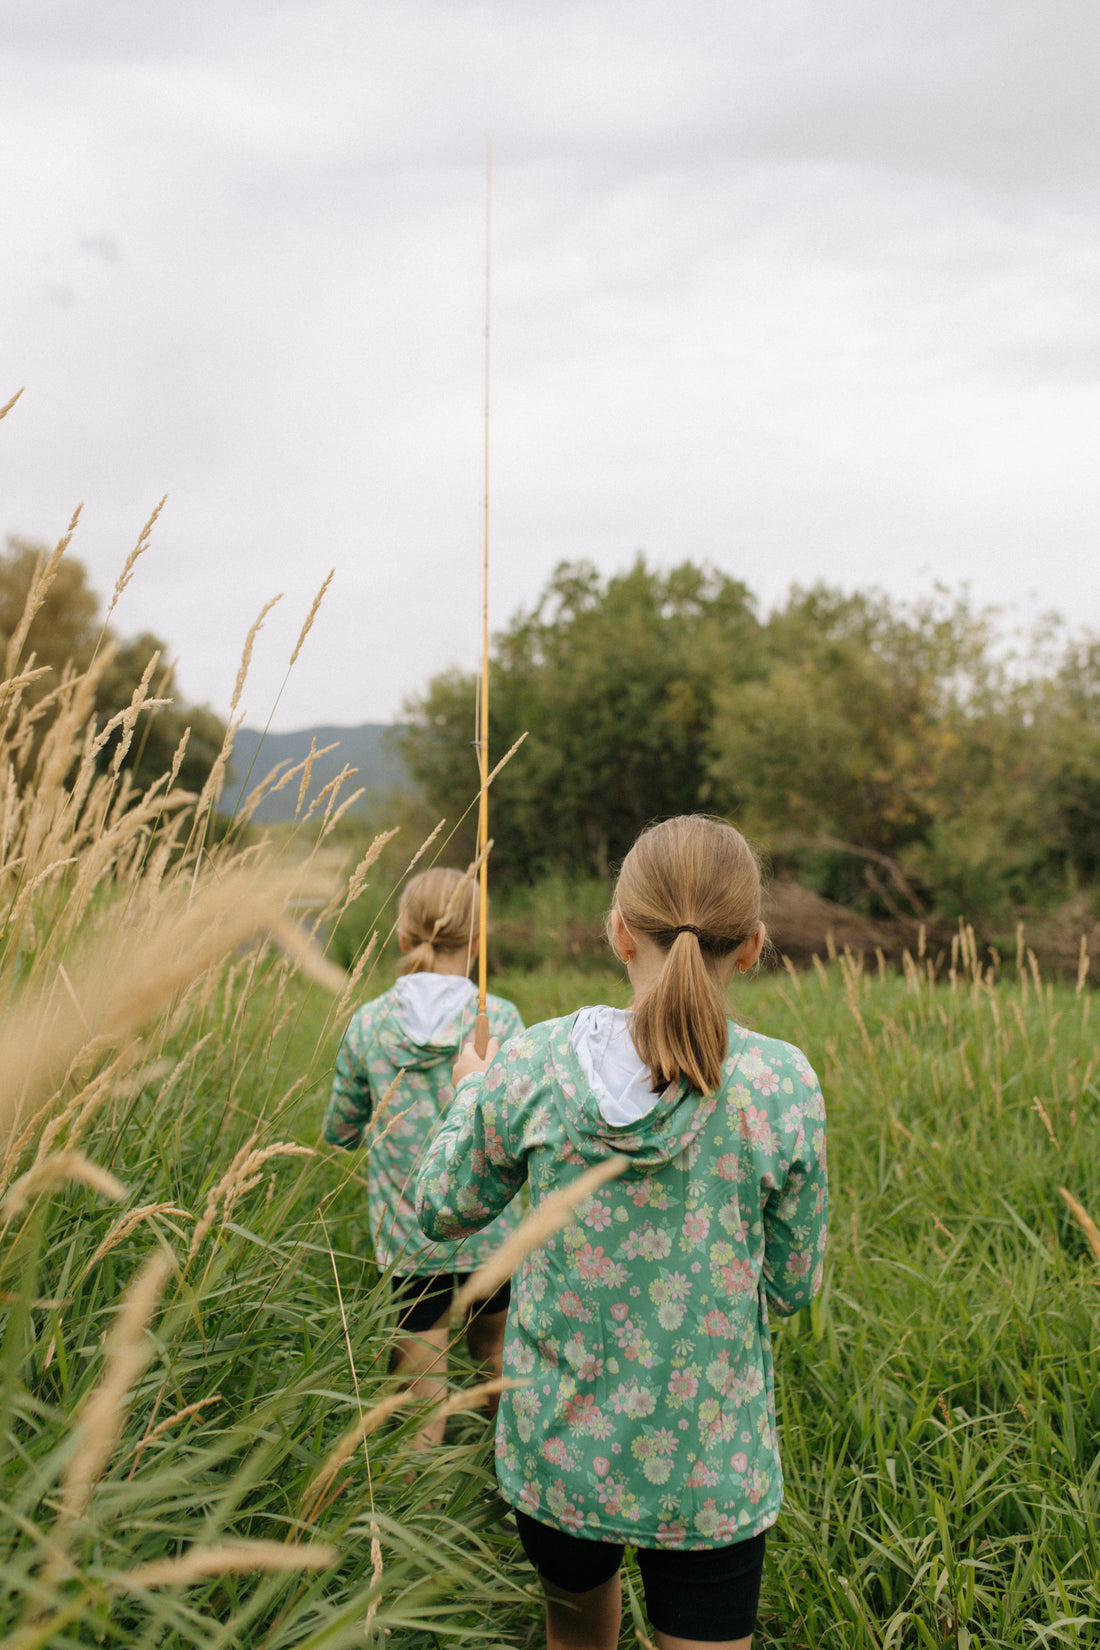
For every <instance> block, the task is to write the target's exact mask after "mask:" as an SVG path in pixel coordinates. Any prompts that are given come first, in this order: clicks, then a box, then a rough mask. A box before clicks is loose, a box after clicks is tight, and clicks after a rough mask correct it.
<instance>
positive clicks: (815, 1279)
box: [764, 1059, 829, 1317]
mask: <svg viewBox="0 0 1100 1650" xmlns="http://www.w3.org/2000/svg"><path fill="white" fill-rule="evenodd" d="M796 1073H797V1075H796V1080H795V1082H794V1084H793V1085H792V1086H793V1088H794V1090H795V1092H794V1094H793V1095H792V1096H791V1098H790V1100H789V1101H788V1102H787V1103H786V1104H785V1105H784V1109H783V1112H782V1114H781V1116H780V1117H779V1118H778V1120H777V1123H778V1130H779V1140H778V1146H779V1150H780V1153H781V1158H782V1159H785V1160H786V1162H787V1165H788V1167H787V1172H786V1176H785V1178H784V1179H783V1180H782V1181H781V1182H778V1181H777V1183H776V1184H775V1185H774V1187H773V1188H772V1190H771V1191H770V1192H769V1193H768V1198H767V1202H766V1204H765V1206H764V1288H765V1290H766V1292H767V1296H768V1300H769V1302H770V1303H771V1305H772V1306H773V1307H774V1308H775V1310H776V1311H777V1312H778V1313H779V1314H780V1316H781V1317H787V1316H789V1315H790V1314H791V1313H793V1312H797V1311H799V1309H800V1308H801V1307H803V1306H807V1305H808V1304H809V1303H810V1301H812V1300H813V1298H814V1296H815V1295H816V1294H817V1293H818V1291H819V1290H820V1288H821V1274H822V1268H823V1265H824V1257H825V1234H826V1225H827V1219H828V1202H829V1194H828V1173H827V1166H826V1152H825V1102H824V1100H823V1099H822V1095H821V1088H820V1086H819V1084H818V1081H817V1078H816V1077H815V1076H814V1073H813V1071H812V1070H811V1069H810V1067H809V1066H808V1065H806V1064H805V1061H804V1059H803V1060H802V1061H801V1062H800V1063H799V1064H798V1066H797V1067H796ZM783 1098H784V1100H785V1101H787V1097H786V1096H784V1097H783Z"/></svg>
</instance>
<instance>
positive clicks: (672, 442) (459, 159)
mask: <svg viewBox="0 0 1100 1650" xmlns="http://www.w3.org/2000/svg"><path fill="white" fill-rule="evenodd" d="M0 47H2V50H0V184H2V196H0V198H2V200H3V214H4V225H3V228H4V233H3V235H2V237H0V404H2V403H3V402H4V401H6V400H7V399H8V396H9V395H10V394H11V393H12V392H13V391H14V390H16V389H18V388H19V386H20V385H25V386H26V391H25V394H24V396H23V399H22V400H21V402H20V403H19V404H18V406H17V407H16V408H15V409H14V410H13V411H12V412H11V413H10V414H9V416H8V417H7V418H6V419H5V420H4V421H3V423H2V424H0V537H2V536H3V534H5V533H14V534H19V535H21V536H24V537H30V538H35V539H40V540H44V541H47V542H52V541H53V540H55V539H56V538H57V536H58V535H59V534H60V532H61V531H62V530H63V528H64V526H65V524H66V522H67V520H68V518H69V515H70V513H71V511H72V509H73V506H74V505H75V504H77V503H78V502H79V501H81V500H83V502H84V515H83V520H82V523H81V526H80V528H79V531H78V534H77V538H76V540H75V543H74V546H73V548H74V551H75V553H77V554H78V555H79V556H81V557H82V558H83V559H84V560H85V562H86V563H87V564H88V565H89V567H90V569H91V572H92V578H93V582H94V583H95V585H96V586H97V588H99V589H100V590H101V591H102V592H104V593H105V594H106V593H108V592H109V591H110V589H111V587H112V586H113V584H114V581H115V578H116V576H117V574H118V572H119V571H120V569H121V566H122V563H123V561H124V560H125V557H126V554H127V552H128V550H129V549H130V547H131V545H132V543H133V541H134V540H135V539H136V537H137V534H138V532H139V530H140V528H141V526H142V523H143V522H144V520H145V519H146V517H147V516H148V514H149V513H150V511H151V509H152V508H153V506H154V505H155V504H156V503H157V501H158V500H159V499H160V497H161V496H162V494H165V493H166V494H167V495H168V502H167V505H166V506H165V510H164V513H163V515H162V517H161V519H160V522H159V523H158V525H157V528H156V531H155V536H154V539H153V543H152V547H151V549H150V550H149V552H148V554H147V555H146V557H145V558H144V561H143V562H142V563H141V564H140V565H139V568H138V569H137V572H136V574H135V579H134V582H133V584H132V585H131V587H130V589H129V590H128V591H127V592H126V594H125V595H124V597H123V600H122V604H121V607H120V610H119V612H118V615H117V624H118V628H119V629H120V630H121V631H123V632H124V633H133V632H136V631H137V630H139V629H142V628H151V629H154V630H156V631H157V632H158V633H160V634H161V635H162V636H164V637H165V638H167V640H168V641H169V643H170V644H171V648H172V650H173V652H174V653H175V654H176V656H177V657H178V659H179V661H180V664H179V672H180V683H181V686H182V689H183V691H184V693H185V694H186V695H187V696H188V697H189V698H192V699H196V700H203V701H206V702H209V703H211V704H212V705H213V706H214V707H215V708H216V709H218V710H220V711H222V712H223V713H224V711H225V710H226V709H227V707H228V702H229V697H230V693H231V691H232V686H233V681H234V678H235V675H236V671H237V663H238V659H239V655H240V649H241V644H242V641H243V639H244V636H245V633H246V631H247V630H248V627H249V625H250V624H251V622H252V620H253V619H254V618H255V616H256V614H257V612H258V611H259V609H260V607H261V606H262V605H263V603H264V602H265V601H267V600H268V598H269V597H271V596H273V595H275V594H276V593H277V592H279V591H282V592H284V593H285V594H284V597H283V600H282V602H281V603H280V604H279V606H278V607H277V608H276V609H275V610H274V612H273V613H272V614H271V616H270V618H269V619H268V621H267V624H266V626H265V629H264V631H263V632H262V634H261V636H260V638H259V640H258V642H257V647H256V653H255V662H254V668H253V674H252V677H251V679H250V683H249V686H248V688H247V689H246V692H245V697H244V706H245V707H246V708H247V711H248V720H249V722H250V723H252V724H254V725H262V723H263V722H264V721H265V719H266V718H267V716H268V714H269V713H270V711H271V708H272V705H273V704H274V702H275V699H276V695H277V694H278V691H279V685H280V682H281V681H282V679H283V676H284V673H285V668H286V663H287V660H288V657H289V654H290V651H291V649H292V647H293V645H294V641H295V638H296V637H297V634H298V630H299V627H300V625H301V622H302V619H303V617H304V615H305V613H306V612H307V610H308V608H309V605H310V602H311V601H312V598H313V596H314V593H315V591H316V589H317V587H318V586H319V585H320V583H321V580H322V579H323V578H324V576H325V574H326V573H327V571H328V569H329V568H330V567H331V566H333V565H335V568H336V577H335V579H334V581H333V585H332V588H331V590H330V592H329V595H328V597H327V598H326V602H325V604H324V606H323V607H322V610H321V612H320V615H319V616H318V619H317V622H316V625H315V626H314V629H313V632H312V634H311V636H310V637H309V640H308V642H307V644H306V647H305V649H304V651H303V653H302V656H301V658H300V659H299V661H298V664H297V665H296V666H295V669H294V672H293V674H292V677H291V680H290V682H289V683H288V684H287V686H286V688H285V690H284V692H283V695H282V699H281V701H280V703H279V704H278V707H277V709H276V710H275V713H274V726H276V727H277V728H281V729H289V728H295V727H302V726H305V725H308V724H311V723H316V722H346V723H354V722H359V721H363V720H387V719H389V718H390V717H392V716H394V715H395V714H397V713H398V711H399V708H400V705H401V702H402V700H403V698H404V697H405V696H406V695H408V694H410V693H414V692H416V690H417V689H418V688H421V687H422V686H423V685H424V683H425V682H426V680H427V679H428V677H429V676H430V675H431V674H432V673H433V672H434V671H436V670H439V669H441V668H443V667H445V666H446V665H448V664H450V663H459V664H462V665H472V664H473V663H474V662H475V660H476V657H477V651H478V645H479V626H480V606H481V592H480V578H481V549H482V541H481V535H482V490H483V446H482V443H483V370H484V368H483V347H484V238H485V145H486V140H487V139H491V141H492V146H493V236H492V240H493V251H492V287H493V296H492V374H491V377H492V395H491V432H492V438H491V455H492V461H491V474H492V481H491V517H490V519H491V544H492V564H493V579H492V586H491V616H492V619H493V621H494V623H496V624H498V625H499V624H503V623H504V622H505V621H506V620H507V619H508V618H509V617H510V616H511V615H512V614H513V613H514V611H515V610H516V608H517V607H518V606H519V605H521V604H530V603H531V602H532V601H533V600H534V598H535V597H536V596H537V594H538V592H539V590H540V589H541V587H542V586H543V584H544V583H545V581H546V579H547V577H548V575H549V573H550V572H551V570H552V568H553V567H554V565H555V564H556V563H557V562H558V561H559V560H562V559H565V558H569V559H574V558H579V557H588V558H590V559H591V560H593V561H595V562H596V563H597V564H598V565H599V566H600V567H601V568H602V569H604V570H606V571H612V570H614V569H617V568H621V567H623V566H625V565H627V564H628V563H629V562H630V561H631V560H632V558H633V556H634V554H635V553H636V552H637V551H638V550H639V549H644V551H645V552H646V554H647V555H648V557H649V558H650V559H651V561H652V562H653V563H655V564H659V565H672V564H674V563H676V562H678V561H681V560H684V559H691V560H695V561H709V562H712V563H714V564H716V565H717V566H719V567H721V568H723V569H724V570H726V571H727V572H730V573H732V574H734V575H736V576H738V577H740V578H742V579H743V580H744V581H745V582H746V583H747V584H748V585H749V587H750V588H751V589H752V590H753V591H754V592H756V594H757V596H758V597H759V598H760V601H761V604H762V610H763V611H766V610H767V608H768V607H769V606H770V605H771V604H773V603H774V602H776V601H777V600H780V599H781V598H782V597H783V595H784V593H785V592H786V590H787V588H788V587H789V585H790V584H791V583H792V582H793V581H799V582H802V583H806V582H809V581H813V580H816V579H825V580H829V581H833V582H836V583H840V584H842V585H844V586H846V587H849V588H851V587H866V586H870V585H872V584H875V585H879V586H881V587H883V588H885V589H887V590H889V591H891V592H894V593H897V594H899V595H903V596H912V595H916V594H919V593H920V592H922V591H926V590H928V589H929V588H930V587H931V585H932V583H933V582H934V581H935V580H937V579H938V580H945V581H947V582H948V583H950V584H952V585H956V584H958V583H959V582H961V581H964V580H966V581H969V582H970V584H971V587H972V590H973V592H974V595H975V596H976V597H977V598H978V599H979V600H981V601H996V602H1001V603H1005V604H1008V605H1009V606H1010V607H1011V608H1012V609H1013V610H1014V611H1015V612H1016V613H1017V614H1020V615H1022V614H1026V613H1027V612H1030V611H1032V610H1034V609H1035V608H1036V607H1042V608H1051V607H1052V608H1055V609H1058V610H1061V611H1062V612H1063V613H1065V614H1066V615H1067V617H1068V618H1069V619H1070V620H1071V621H1072V622H1073V623H1075V624H1079V625H1086V626H1091V627H1093V628H1095V629H1097V630H1100V578H1098V577H1097V571H1096V569H1097V554H1096V523H1097V519H1098V505H1100V496H1098V495H1100V463H1098V460H1097V437H1098V433H1100V420H1098V414H1100V306H1098V301H1097V298H1098V293H1100V234H1098V229H1097V225H1098V223H1100V161H1098V150H1097V139H1096V125H1097V110H1098V108H1100V67H1098V64H1100V51H1098V48H1100V7H1098V6H1097V4H1096V0H1042V3H1040V0H1027V3H1021V0H966V3H965V4H962V5H960V4H958V0H891V3H889V4H883V3H882V0H827V3H823V0H767V3H766V4H761V3H760V0H684V3H682V4H681V5H680V6H679V7H673V6H670V5H669V4H668V0H659V3H653V0H511V3H506V0H480V3H477V4H474V3H468V0H217V4H214V3H212V0H208V3H205V4H202V5H196V4H192V3H189V0H177V3H176V4H174V5H171V6H163V5H159V6H158V5H150V4H149V0H94V3H90V0H25V3H13V0H0Z"/></svg>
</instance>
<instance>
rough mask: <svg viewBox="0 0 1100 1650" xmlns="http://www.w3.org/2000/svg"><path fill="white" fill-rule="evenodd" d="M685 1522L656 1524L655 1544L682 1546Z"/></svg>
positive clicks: (685, 1534) (685, 1528) (685, 1529)
mask: <svg viewBox="0 0 1100 1650" xmlns="http://www.w3.org/2000/svg"><path fill="white" fill-rule="evenodd" d="M687 1533H688V1532H687V1525H686V1524H658V1526H657V1545H658V1546H659V1547H682V1546H683V1545H684V1541H685V1540H686V1538H687Z"/></svg>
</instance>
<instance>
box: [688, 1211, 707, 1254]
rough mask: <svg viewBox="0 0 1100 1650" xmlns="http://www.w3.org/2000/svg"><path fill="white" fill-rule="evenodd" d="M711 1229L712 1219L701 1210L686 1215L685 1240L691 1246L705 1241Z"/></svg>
mask: <svg viewBox="0 0 1100 1650" xmlns="http://www.w3.org/2000/svg"><path fill="white" fill-rule="evenodd" d="M709 1231H710V1219H709V1217H708V1216H707V1215H704V1214H702V1213H701V1212H698V1211H697V1212H696V1213H694V1214H690V1215H685V1216H684V1224H683V1234H684V1241H685V1243H686V1244H688V1245H689V1246H690V1245H692V1244H696V1243H705V1242H706V1239H707V1233H708V1232H709Z"/></svg>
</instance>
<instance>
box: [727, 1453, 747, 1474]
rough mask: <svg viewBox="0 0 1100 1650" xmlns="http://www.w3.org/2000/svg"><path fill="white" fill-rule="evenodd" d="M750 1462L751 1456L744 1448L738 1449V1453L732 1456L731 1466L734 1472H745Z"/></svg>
mask: <svg viewBox="0 0 1100 1650" xmlns="http://www.w3.org/2000/svg"><path fill="white" fill-rule="evenodd" d="M748 1464H749V1458H748V1456H747V1455H746V1454H745V1452H744V1450H738V1451H737V1454H736V1455H731V1456H730V1466H731V1467H732V1468H733V1470H734V1472H745V1471H746V1469H747V1468H748Z"/></svg>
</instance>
